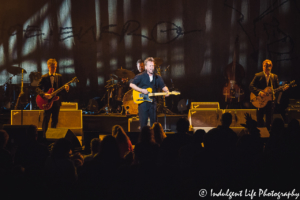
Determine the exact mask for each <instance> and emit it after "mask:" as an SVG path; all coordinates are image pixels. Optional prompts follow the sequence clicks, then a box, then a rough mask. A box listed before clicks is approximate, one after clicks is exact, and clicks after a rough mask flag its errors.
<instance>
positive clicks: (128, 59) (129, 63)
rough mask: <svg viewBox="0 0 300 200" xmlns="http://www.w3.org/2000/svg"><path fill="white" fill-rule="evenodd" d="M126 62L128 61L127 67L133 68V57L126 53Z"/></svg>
mask: <svg viewBox="0 0 300 200" xmlns="http://www.w3.org/2000/svg"><path fill="white" fill-rule="evenodd" d="M125 62H126V68H129V69H131V68H132V57H131V56H128V55H126V57H125Z"/></svg>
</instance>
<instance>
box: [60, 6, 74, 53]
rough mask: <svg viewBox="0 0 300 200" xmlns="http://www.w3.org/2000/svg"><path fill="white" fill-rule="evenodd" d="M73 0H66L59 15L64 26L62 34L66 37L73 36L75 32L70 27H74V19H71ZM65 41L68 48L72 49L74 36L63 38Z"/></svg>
mask: <svg viewBox="0 0 300 200" xmlns="http://www.w3.org/2000/svg"><path fill="white" fill-rule="evenodd" d="M70 13H71V0H65V1H64V2H63V3H62V4H61V7H60V10H59V17H60V20H59V21H60V22H61V28H64V29H63V30H62V31H61V33H64V34H62V35H61V39H62V38H66V37H68V36H72V35H73V32H72V29H68V28H71V27H72V20H71V14H70ZM68 32H70V33H68ZM63 43H64V44H65V47H66V48H67V49H72V47H73V43H74V38H73V37H69V38H67V39H65V40H63Z"/></svg>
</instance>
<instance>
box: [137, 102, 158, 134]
mask: <svg viewBox="0 0 300 200" xmlns="http://www.w3.org/2000/svg"><path fill="white" fill-rule="evenodd" d="M148 117H150V126H152V125H153V123H154V122H156V102H153V103H150V102H143V103H141V104H139V119H140V126H141V127H140V128H141V130H142V128H143V127H144V126H147V123H148Z"/></svg>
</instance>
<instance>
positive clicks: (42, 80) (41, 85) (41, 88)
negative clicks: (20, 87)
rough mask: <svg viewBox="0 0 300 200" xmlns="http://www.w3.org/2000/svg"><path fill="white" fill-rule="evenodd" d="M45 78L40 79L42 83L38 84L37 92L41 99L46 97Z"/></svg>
mask: <svg viewBox="0 0 300 200" xmlns="http://www.w3.org/2000/svg"><path fill="white" fill-rule="evenodd" d="M44 82H45V81H44V78H41V79H40V82H39V84H38V86H37V87H36V89H35V91H36V93H37V94H38V95H40V96H41V97H44V96H45V92H44V84H45V83H44Z"/></svg>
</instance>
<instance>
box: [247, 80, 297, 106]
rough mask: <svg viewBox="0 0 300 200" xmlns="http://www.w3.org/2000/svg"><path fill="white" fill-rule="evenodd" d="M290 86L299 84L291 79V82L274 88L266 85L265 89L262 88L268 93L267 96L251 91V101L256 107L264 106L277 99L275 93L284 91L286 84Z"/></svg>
mask: <svg viewBox="0 0 300 200" xmlns="http://www.w3.org/2000/svg"><path fill="white" fill-rule="evenodd" d="M287 85H288V86H290V87H296V86H297V84H295V80H294V81H291V82H290V83H289V84H286V85H283V86H280V87H278V88H276V89H275V90H273V89H272V88H271V87H266V88H265V89H264V90H262V91H263V92H264V93H266V96H265V97H261V96H258V95H257V96H256V95H255V94H253V93H252V92H251V94H250V102H251V103H252V104H253V105H254V106H255V107H256V108H263V107H265V106H266V105H267V103H268V101H272V100H275V95H274V94H275V93H277V92H279V91H282V90H283V88H284V87H285V86H287Z"/></svg>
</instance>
